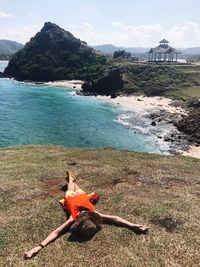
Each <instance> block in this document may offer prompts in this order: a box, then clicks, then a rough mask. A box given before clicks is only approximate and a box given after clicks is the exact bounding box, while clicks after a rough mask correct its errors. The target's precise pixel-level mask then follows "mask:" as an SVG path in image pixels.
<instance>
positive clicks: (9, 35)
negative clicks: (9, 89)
mask: <svg viewBox="0 0 200 267" xmlns="http://www.w3.org/2000/svg"><path fill="white" fill-rule="evenodd" d="M42 26H43V24H42V23H38V24H33V25H27V26H23V27H17V26H15V27H9V26H7V27H4V28H3V27H1V28H0V39H9V40H15V41H18V42H21V43H25V42H27V41H29V39H30V38H31V37H32V36H34V35H35V34H36V33H37V32H38V31H39V30H40V29H41V28H42ZM64 28H65V29H66V30H68V31H70V32H72V33H73V34H74V35H75V37H77V38H80V39H81V40H83V41H86V42H87V43H88V44H90V45H95V44H108V43H110V44H114V45H117V46H130V47H138V46H143V47H152V46H156V45H157V44H158V42H159V41H160V40H161V39H163V38H166V39H167V40H168V41H169V42H170V44H171V45H172V46H174V47H195V46H200V24H197V23H195V22H186V23H185V24H184V25H181V26H180V25H174V26H172V27H170V28H168V29H164V27H163V26H162V25H161V24H152V25H136V26H134V25H126V24H124V23H122V22H120V21H112V22H111V28H110V29H109V30H108V28H109V27H108V28H107V29H105V31H103V30H102V31H99V30H97V29H96V28H95V26H94V25H92V24H90V23H89V22H88V21H87V20H85V22H84V23H83V24H82V25H74V24H73V25H68V26H65V27H64Z"/></svg>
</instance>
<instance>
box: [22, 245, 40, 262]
mask: <svg viewBox="0 0 200 267" xmlns="http://www.w3.org/2000/svg"><path fill="white" fill-rule="evenodd" d="M41 249H42V247H41V246H37V247H34V248H32V249H31V250H30V251H28V252H25V254H24V259H26V260H27V259H30V258H33V257H34V256H36V255H37V254H38V252H39V251H40V250H41Z"/></svg>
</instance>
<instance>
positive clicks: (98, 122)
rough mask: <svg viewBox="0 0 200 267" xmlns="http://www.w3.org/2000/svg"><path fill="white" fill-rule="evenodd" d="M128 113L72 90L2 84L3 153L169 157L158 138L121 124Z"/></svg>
mask: <svg viewBox="0 0 200 267" xmlns="http://www.w3.org/2000/svg"><path fill="white" fill-rule="evenodd" d="M0 65H1V63H0ZM4 67H5V66H4ZM2 68H3V67H2ZM122 113H123V111H122V110H120V109H119V108H116V107H113V106H111V105H109V104H108V103H104V102H103V101H100V100H98V99H96V98H95V97H86V96H77V95H76V94H74V93H73V90H72V89H70V88H68V89H66V88H63V87H55V86H49V85H45V84H40V85H39V84H31V83H30V84H28V83H21V82H17V81H14V80H9V79H0V147H10V146H18V145H27V144H57V145H63V146H65V147H81V148H100V147H113V148H118V149H130V150H135V151H146V152H155V153H162V152H165V151H162V149H161V148H160V146H159V144H158V143H156V142H155V138H154V137H153V136H152V135H149V134H144V133H141V132H138V131H134V130H133V129H131V128H126V127H124V126H123V125H122V124H120V123H118V118H119V117H120V116H121V115H122Z"/></svg>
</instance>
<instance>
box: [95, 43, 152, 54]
mask: <svg viewBox="0 0 200 267" xmlns="http://www.w3.org/2000/svg"><path fill="white" fill-rule="evenodd" d="M93 48H94V49H96V50H97V51H100V52H101V53H104V54H106V55H112V54H113V53H114V52H115V51H118V50H125V51H126V52H128V53H131V54H133V55H134V54H135V55H137V54H144V53H146V52H147V51H148V50H150V48H147V47H124V46H115V45H112V44H105V45H96V46H93Z"/></svg>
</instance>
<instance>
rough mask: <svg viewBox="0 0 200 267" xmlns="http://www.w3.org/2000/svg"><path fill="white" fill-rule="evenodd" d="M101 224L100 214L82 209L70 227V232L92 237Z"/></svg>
mask: <svg viewBox="0 0 200 267" xmlns="http://www.w3.org/2000/svg"><path fill="white" fill-rule="evenodd" d="M101 224H102V218H101V216H100V215H99V214H98V213H96V212H91V211H82V212H81V213H80V214H79V216H78V218H77V220H76V222H75V223H74V224H73V225H72V226H71V227H70V232H72V233H80V234H81V235H82V236H84V237H92V236H93V235H94V234H95V233H96V232H97V231H98V230H100V225H101Z"/></svg>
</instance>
